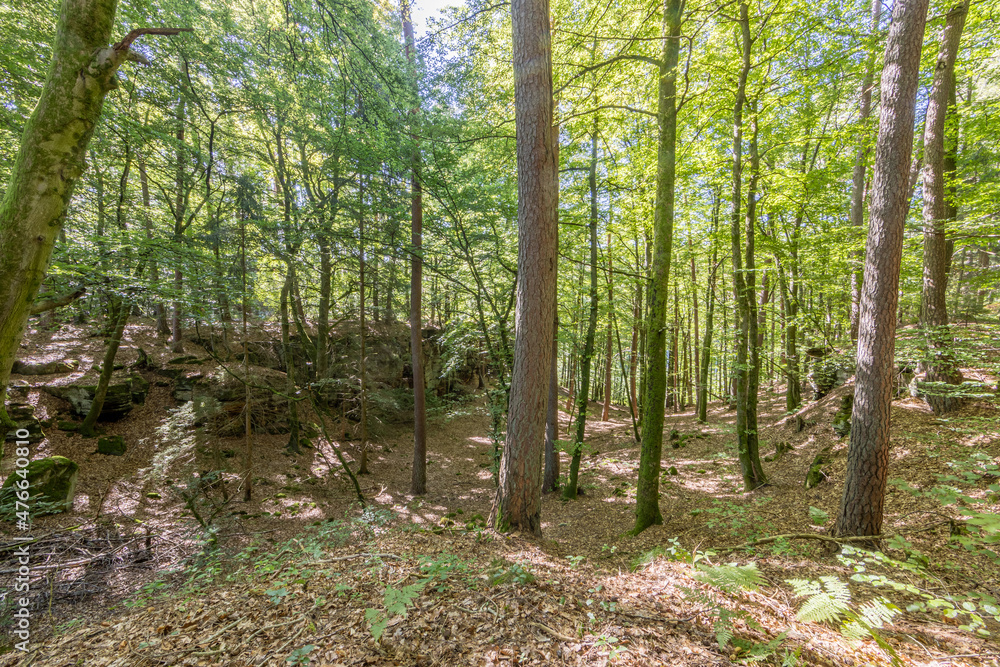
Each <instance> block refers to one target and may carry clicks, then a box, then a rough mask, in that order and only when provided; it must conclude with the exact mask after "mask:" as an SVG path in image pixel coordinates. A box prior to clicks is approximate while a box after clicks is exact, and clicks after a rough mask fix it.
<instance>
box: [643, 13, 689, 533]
mask: <svg viewBox="0 0 1000 667" xmlns="http://www.w3.org/2000/svg"><path fill="white" fill-rule="evenodd" d="M681 7H682V2H681V0H667V1H666V3H665V4H664V7H663V36H664V38H665V39H664V40H663V54H662V59H661V60H660V63H659V72H658V74H659V102H658V108H657V121H658V124H659V131H660V136H659V147H658V149H657V156H656V209H655V213H654V221H653V225H654V233H653V249H652V273H651V275H650V280H649V288H648V290H647V298H648V299H649V319H648V320H647V325H646V354H645V361H646V366H645V373H643V381H642V389H643V391H642V444H641V446H640V454H639V480H638V485H637V488H636V506H635V527H634V528H633V529H632V532H633V533H635V534H638V533H640V532H642V531H644V530H645V529H646V528H649V527H650V526H652V525H653V524H662V523H663V515H662V514H661V513H660V458H661V456H662V454H663V418H664V414H663V412H664V401H665V399H666V393H667V368H666V344H667V331H666V322H667V301H668V299H669V298H670V291H669V278H670V251H671V244H672V242H673V234H674V181H675V174H676V167H677V62H678V58H679V56H680V34H681ZM647 247H648V245H647Z"/></svg>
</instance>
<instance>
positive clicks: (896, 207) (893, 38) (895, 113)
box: [836, 0, 928, 535]
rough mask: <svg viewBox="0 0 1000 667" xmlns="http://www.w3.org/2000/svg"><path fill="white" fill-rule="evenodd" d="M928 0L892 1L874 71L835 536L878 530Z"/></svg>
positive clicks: (871, 533) (887, 457) (887, 445)
mask: <svg viewBox="0 0 1000 667" xmlns="http://www.w3.org/2000/svg"><path fill="white" fill-rule="evenodd" d="M927 4H928V0H897V2H896V4H895V6H894V7H893V13H892V24H891V26H890V27H889V36H888V39H887V42H886V50H885V67H884V68H883V70H882V82H881V90H882V108H881V113H880V117H879V132H878V141H877V143H876V147H875V170H874V175H873V177H872V191H871V206H870V210H869V216H868V217H869V229H868V242H867V244H866V253H865V275H864V282H863V284H862V290H861V318H860V324H859V327H858V357H857V358H858V368H857V376H856V378H857V379H856V382H855V389H854V410H853V413H852V415H851V442H850V445H849V447H848V453H847V472H846V477H845V481H844V494H843V497H842V499H841V503H840V511H839V514H838V518H837V527H836V533H837V534H838V535H879V534H880V533H881V531H882V508H883V503H884V501H885V486H886V478H887V474H888V470H889V411H890V406H891V403H892V389H893V386H892V385H893V375H894V371H895V358H894V355H895V345H896V336H895V334H896V306H897V303H898V298H899V291H898V290H899V268H900V261H901V259H902V252H903V222H904V221H905V214H906V210H907V201H906V198H907V196H908V195H909V188H908V187H907V186H908V183H907V178H906V175H907V167H908V166H909V162H910V155H911V152H912V149H913V120H914V115H915V111H914V106H915V104H914V103H915V101H916V96H917V80H918V74H919V71H920V50H921V46H922V45H923V39H924V26H925V23H926V20H927Z"/></svg>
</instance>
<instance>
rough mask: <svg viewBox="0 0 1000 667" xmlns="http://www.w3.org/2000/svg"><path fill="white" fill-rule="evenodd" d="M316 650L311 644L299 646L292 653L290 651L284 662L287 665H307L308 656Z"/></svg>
mask: <svg viewBox="0 0 1000 667" xmlns="http://www.w3.org/2000/svg"><path fill="white" fill-rule="evenodd" d="M315 650H316V646H315V645H313V644H306V645H305V646H301V647H299V648H297V649H295V650H294V651H292V652H291V653H290V654H289V655H288V657H287V658H285V662H287V663H288V664H289V665H308V664H309V654H310V653H312V652H313V651H315Z"/></svg>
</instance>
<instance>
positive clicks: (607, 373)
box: [601, 231, 615, 422]
mask: <svg viewBox="0 0 1000 667" xmlns="http://www.w3.org/2000/svg"><path fill="white" fill-rule="evenodd" d="M606 252H607V253H608V337H607V344H606V345H605V346H604V410H603V411H602V412H601V421H603V422H606V421H608V417H609V416H610V414H611V309H612V308H614V307H615V306H614V303H615V295H614V284H613V282H612V280H613V277H612V253H611V232H610V231H609V232H608V245H607V250H606Z"/></svg>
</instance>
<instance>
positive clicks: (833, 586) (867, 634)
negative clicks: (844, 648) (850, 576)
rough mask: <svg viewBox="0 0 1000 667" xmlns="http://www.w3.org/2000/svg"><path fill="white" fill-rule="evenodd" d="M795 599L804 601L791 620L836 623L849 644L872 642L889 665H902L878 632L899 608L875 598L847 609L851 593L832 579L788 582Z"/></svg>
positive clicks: (849, 606)
mask: <svg viewBox="0 0 1000 667" xmlns="http://www.w3.org/2000/svg"><path fill="white" fill-rule="evenodd" d="M787 583H789V584H791V585H792V588H793V590H794V591H795V597H804V598H806V601H805V603H804V604H803V605H802V607H801V608H800V609H799V611H798V613H797V614H795V617H796V618H797V619H798V620H800V621H803V622H807V623H809V622H813V623H839V625H840V627H839V629H840V633H841V634H842V635H843V636H844V637H845V638H847V639H848V640H850V641H861V640H862V639H873V640H875V643H876V644H878V646H879V647H880V648H882V650H884V651H885V652H886V653H888V654H889V659H890V660H891V662H892V664H893V665H902V664H903V662H902V660H901V659H900V657H899V655H898V654H897V653H896V650H895V649H894V648H892V646H891V645H890V644H889V643H888V642H886V641H885V639H883V638H882V636H881V634H879V632H878V629H879V628H881V627H882V626H884V625H885V624H887V623H889V622H890V621H892V619H893V617H894V616H895V615H896V614H898V613H899V607H897V606H896V605H894V604H892V603H891V602H889V601H888V600H886V599H885V598H881V597H880V598H875V599H872V600H869V601H867V602H864V603H862V604H861V605H860V606H858V608H857V609H854V608H852V607H851V589H850V588H848V586H847V584H846V583H844V582H843V581H841V580H840V579H838V578H837V577H833V576H823V577H820V578H819V581H812V580H808V579H789V580H788V581H787Z"/></svg>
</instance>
